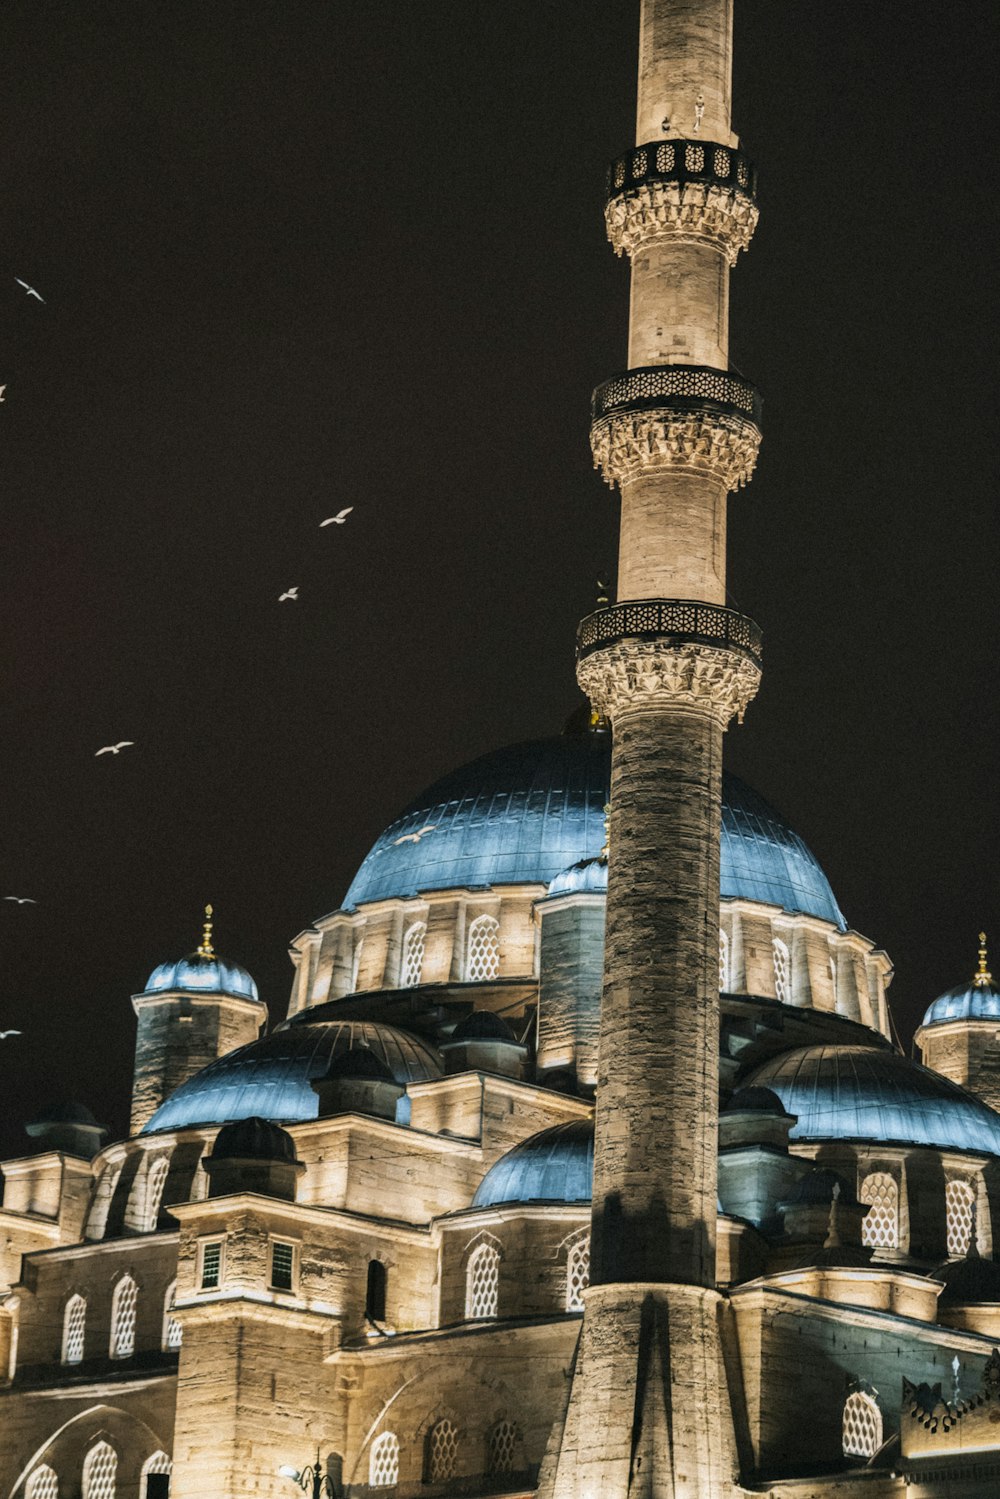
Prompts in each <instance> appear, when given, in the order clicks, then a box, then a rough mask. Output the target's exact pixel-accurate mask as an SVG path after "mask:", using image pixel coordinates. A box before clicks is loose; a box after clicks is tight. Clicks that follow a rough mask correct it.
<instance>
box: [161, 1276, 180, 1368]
mask: <svg viewBox="0 0 1000 1499" xmlns="http://www.w3.org/2000/svg"><path fill="white" fill-rule="evenodd" d="M176 1298H177V1282H176V1281H175V1280H172V1281H171V1282H170V1284H169V1286H168V1287H167V1289H166V1291H165V1293H164V1296H163V1337H162V1340H161V1341H162V1346H163V1350H164V1352H165V1353H176V1352H177V1350H178V1349H179V1348H180V1346H181V1342H182V1340H183V1336H184V1334H183V1329H182V1328H181V1324H180V1323H179V1322H178V1320H177V1318H176V1317H175V1316H174V1301H175V1300H176Z"/></svg>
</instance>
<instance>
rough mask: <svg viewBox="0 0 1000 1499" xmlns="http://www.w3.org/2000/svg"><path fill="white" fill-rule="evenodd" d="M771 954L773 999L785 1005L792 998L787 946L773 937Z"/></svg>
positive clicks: (790, 969) (790, 968) (778, 938)
mask: <svg viewBox="0 0 1000 1499" xmlns="http://www.w3.org/2000/svg"><path fill="white" fill-rule="evenodd" d="M771 952H772V955H773V960H774V997H775V999H777V1000H780V1001H781V1003H782V1004H787V1003H788V1001H789V1000H790V999H791V997H792V963H791V958H790V956H789V953H788V944H787V943H785V942H782V940H781V938H780V937H775V939H774V941H773V942H772V944H771Z"/></svg>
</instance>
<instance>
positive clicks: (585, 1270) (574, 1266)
mask: <svg viewBox="0 0 1000 1499" xmlns="http://www.w3.org/2000/svg"><path fill="white" fill-rule="evenodd" d="M589 1285H590V1235H589V1234H585V1235H584V1236H583V1238H582V1239H577V1241H576V1243H575V1244H571V1245H570V1250H569V1254H568V1255H567V1256H566V1310H567V1311H568V1312H582V1311H583V1293H584V1291H585V1290H586V1289H587V1287H588V1286H589Z"/></svg>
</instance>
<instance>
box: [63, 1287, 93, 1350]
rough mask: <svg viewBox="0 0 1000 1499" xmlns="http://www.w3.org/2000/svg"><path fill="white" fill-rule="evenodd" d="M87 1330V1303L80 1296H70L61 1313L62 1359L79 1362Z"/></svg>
mask: <svg viewBox="0 0 1000 1499" xmlns="http://www.w3.org/2000/svg"><path fill="white" fill-rule="evenodd" d="M86 1331H87V1303H86V1302H85V1301H84V1299H83V1297H82V1296H71V1297H70V1298H69V1300H68V1301H67V1303H66V1311H65V1313H64V1315H63V1342H62V1361H63V1363H64V1364H79V1363H80V1362H81V1361H82V1359H83V1344H84V1339H85V1337H86Z"/></svg>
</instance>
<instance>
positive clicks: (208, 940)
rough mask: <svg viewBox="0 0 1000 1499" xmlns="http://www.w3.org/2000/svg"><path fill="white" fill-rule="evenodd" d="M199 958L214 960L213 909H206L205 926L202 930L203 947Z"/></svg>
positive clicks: (207, 907)
mask: <svg viewBox="0 0 1000 1499" xmlns="http://www.w3.org/2000/svg"><path fill="white" fill-rule="evenodd" d="M198 956H199V958H214V957H215V948H214V947H213V946H212V907H211V906H206V907H205V924H204V926H203V927H202V929H201V946H200V947H199V949H198Z"/></svg>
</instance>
